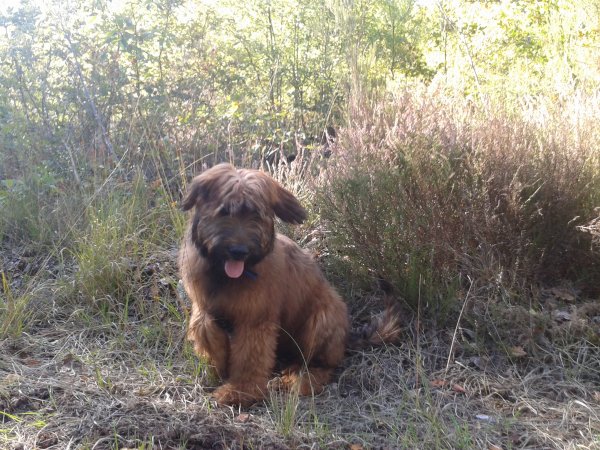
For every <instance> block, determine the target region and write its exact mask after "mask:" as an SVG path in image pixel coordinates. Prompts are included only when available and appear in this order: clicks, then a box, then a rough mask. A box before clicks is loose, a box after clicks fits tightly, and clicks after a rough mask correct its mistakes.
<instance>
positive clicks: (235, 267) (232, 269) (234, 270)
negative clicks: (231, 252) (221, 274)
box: [225, 259, 244, 278]
mask: <svg viewBox="0 0 600 450" xmlns="http://www.w3.org/2000/svg"><path fill="white" fill-rule="evenodd" d="M225 273H226V274H227V276H228V277H229V278H239V277H241V276H242V274H243V273H244V261H234V260H231V259H230V260H228V261H225Z"/></svg>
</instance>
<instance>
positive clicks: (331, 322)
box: [280, 301, 349, 395]
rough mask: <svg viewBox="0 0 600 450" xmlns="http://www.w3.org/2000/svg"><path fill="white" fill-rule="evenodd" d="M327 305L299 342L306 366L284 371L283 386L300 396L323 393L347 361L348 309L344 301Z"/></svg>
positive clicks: (311, 320) (311, 319) (306, 329)
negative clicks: (345, 356)
mask: <svg viewBox="0 0 600 450" xmlns="http://www.w3.org/2000/svg"><path fill="white" fill-rule="evenodd" d="M324 304H329V305H331V307H330V308H328V309H320V310H319V311H316V312H315V313H314V314H313V315H312V316H311V317H310V318H309V320H307V322H306V324H305V326H304V329H303V331H302V333H301V335H300V338H299V340H298V343H299V345H300V349H301V351H302V359H303V360H302V363H301V364H296V365H294V366H291V367H288V368H287V369H285V370H284V371H283V372H282V376H281V383H280V385H281V387H283V388H284V389H294V388H297V389H299V393H300V395H312V394H317V393H319V392H321V391H322V390H323V388H324V386H325V385H326V384H327V383H328V382H329V380H330V379H331V375H332V374H333V372H334V370H335V368H336V367H337V366H338V365H339V364H340V363H341V362H342V359H343V358H344V353H345V349H346V341H347V336H348V327H349V325H348V316H347V312H346V307H345V305H344V304H343V303H341V301H340V303H336V302H330V303H324Z"/></svg>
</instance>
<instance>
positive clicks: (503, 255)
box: [318, 92, 600, 316]
mask: <svg viewBox="0 0 600 450" xmlns="http://www.w3.org/2000/svg"><path fill="white" fill-rule="evenodd" d="M538 106H539V105H538ZM538 110H539V108H538ZM487 111H493V112H487V113H486V112H485V111H481V110H479V109H478V108H477V107H476V106H475V105H473V104H471V103H469V102H468V101H465V100H461V99H457V98H451V97H447V96H446V97H444V96H441V95H439V94H435V93H433V94H431V93H424V92H420V93H408V92H406V93H404V94H403V95H401V96H399V97H397V98H396V99H394V100H388V101H385V102H381V103H376V104H371V105H367V104H365V103H362V104H361V106H360V107H357V108H355V109H354V111H353V113H352V114H351V117H350V121H349V125H348V127H347V128H346V129H344V130H341V131H340V133H339V136H340V138H339V141H338V144H337V146H336V149H335V156H334V157H333V158H332V159H331V160H330V162H329V164H328V167H327V168H326V170H325V171H324V173H323V175H322V180H321V187H320V192H319V196H318V197H319V206H320V211H321V215H322V216H323V218H325V219H326V220H328V221H329V222H330V229H331V230H330V231H331V236H332V242H333V247H334V249H335V251H336V252H337V254H338V255H339V256H340V257H347V258H346V259H347V260H349V261H351V262H352V264H353V269H354V271H355V273H360V274H363V275H368V276H371V277H375V276H376V277H381V278H383V279H385V280H387V281H388V282H390V283H391V284H392V285H393V286H394V287H395V288H396V291H397V293H399V294H400V295H401V296H402V297H403V298H404V299H405V300H406V302H407V303H408V304H409V305H411V306H413V307H415V306H416V305H417V303H418V302H419V301H420V302H421V304H422V305H427V306H428V310H429V311H430V313H433V314H434V315H435V314H436V312H437V313H438V316H440V315H442V316H443V314H444V312H445V311H446V310H447V308H448V307H449V306H452V303H453V302H452V300H453V299H454V297H455V295H456V293H457V289H458V288H460V287H461V286H466V285H467V284H470V283H471V282H475V283H476V284H477V285H478V286H485V287H488V288H492V290H493V291H494V292H497V293H501V294H502V296H504V297H506V298H508V299H517V298H521V297H522V296H523V294H527V292H529V289H530V287H531V285H532V284H537V283H543V282H553V281H556V279H557V278H568V279H571V280H573V281H576V282H578V283H580V285H581V286H582V287H584V288H587V289H589V290H594V289H596V288H597V286H596V285H595V284H594V280H596V283H597V280H598V276H599V275H600V266H599V264H598V263H599V262H600V256H599V255H598V254H594V253H592V251H591V246H590V240H591V237H590V236H589V235H586V234H585V233H582V232H581V231H580V230H578V228H577V226H578V225H582V224H585V223H588V222H589V221H590V220H591V219H593V218H594V217H595V215H594V206H598V205H599V204H600V163H599V158H598V155H597V153H596V152H595V150H594V149H595V148H597V147H598V144H600V138H599V137H598V135H597V133H596V132H595V131H594V130H595V126H594V125H593V121H592V120H587V121H582V120H581V117H572V116H570V117H564V115H563V116H561V115H560V112H559V110H558V109H557V110H556V112H550V111H548V110H546V113H547V116H546V117H545V118H544V120H542V121H537V122H536V121H535V120H534V119H536V118H537V117H538V116H535V115H534V114H530V115H529V116H524V115H518V114H513V113H509V112H507V110H505V109H503V108H502V106H501V105H496V106H494V107H493V108H492V107H490V108H488V109H487ZM551 114H552V115H551ZM596 117H597V118H600V113H599V114H598V115H597V116H596ZM596 120H597V119H596ZM574 121H575V122H577V123H578V127H579V129H575V130H573V128H571V126H570V124H572V123H573V122H574ZM576 135H577V136H576ZM575 141H576V142H575ZM575 143H576V145H574V144H575ZM596 215H597V214H596Z"/></svg>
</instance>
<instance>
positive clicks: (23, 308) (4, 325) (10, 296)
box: [0, 272, 31, 339]
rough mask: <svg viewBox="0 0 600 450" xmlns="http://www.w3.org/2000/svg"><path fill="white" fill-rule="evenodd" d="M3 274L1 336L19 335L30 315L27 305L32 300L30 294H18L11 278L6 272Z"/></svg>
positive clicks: (0, 298)
mask: <svg viewBox="0 0 600 450" xmlns="http://www.w3.org/2000/svg"><path fill="white" fill-rule="evenodd" d="M0 275H1V276H2V292H1V293H0V338H2V339H4V338H6V337H9V336H10V337H17V336H19V335H20V334H21V332H22V331H23V328H24V326H25V322H26V320H27V318H28V317H29V314H30V313H29V311H28V309H27V306H28V305H29V302H30V300H31V296H30V295H28V294H24V295H18V294H16V293H15V292H13V290H12V288H11V286H10V282H9V279H8V277H7V275H6V274H5V273H4V272H0Z"/></svg>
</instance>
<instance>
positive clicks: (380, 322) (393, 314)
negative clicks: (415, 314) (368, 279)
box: [348, 281, 403, 350]
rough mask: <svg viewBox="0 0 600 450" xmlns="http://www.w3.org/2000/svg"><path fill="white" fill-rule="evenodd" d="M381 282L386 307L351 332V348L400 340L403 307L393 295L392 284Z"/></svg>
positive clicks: (358, 348) (356, 348) (395, 342)
mask: <svg viewBox="0 0 600 450" xmlns="http://www.w3.org/2000/svg"><path fill="white" fill-rule="evenodd" d="M380 284H381V288H382V289H383V292H384V298H383V299H384V309H383V311H382V312H381V313H380V314H378V315H377V316H375V317H374V318H373V319H372V320H371V321H370V322H369V323H366V324H364V325H362V326H361V327H359V328H356V329H353V330H352V331H351V332H350V338H349V341H348V349H349V350H360V349H363V348H367V347H377V346H381V345H387V344H397V343H399V342H400V337H401V333H402V320H401V319H402V316H403V311H402V308H401V307H400V304H399V303H398V299H397V298H396V297H394V295H393V292H392V287H391V285H389V284H388V283H387V282H385V281H380Z"/></svg>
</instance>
